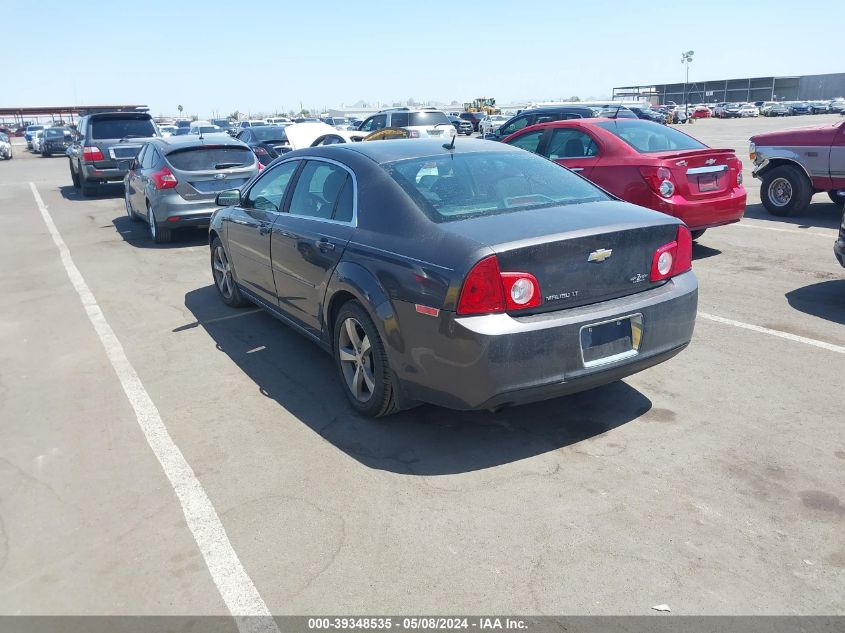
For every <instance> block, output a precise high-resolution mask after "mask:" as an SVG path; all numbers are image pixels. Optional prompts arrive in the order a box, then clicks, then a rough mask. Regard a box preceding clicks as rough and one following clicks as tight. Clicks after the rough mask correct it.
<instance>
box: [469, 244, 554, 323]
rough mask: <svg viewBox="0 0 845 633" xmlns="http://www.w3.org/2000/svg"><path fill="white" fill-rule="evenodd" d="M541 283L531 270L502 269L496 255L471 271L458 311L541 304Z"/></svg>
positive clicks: (493, 310) (492, 310)
mask: <svg viewBox="0 0 845 633" xmlns="http://www.w3.org/2000/svg"><path fill="white" fill-rule="evenodd" d="M541 302H542V297H541V296H540V284H539V282H538V281H537V278H536V277H535V276H534V275H532V274H530V273H513V272H505V273H503V272H501V271H500V270H499V260H498V258H497V257H496V256H495V255H492V256H490V257H485V258H484V259H482V260H481V261H480V262H478V263H477V264H476V265H475V266H473V267H472V270H470V271H469V274H468V275H467V277H466V279H465V280H464V285H463V288H462V289H461V295H460V298H459V299H458V307H457V313H458V314H461V315H467V314H493V313H497V312H505V311H513V310H524V309H526V308H532V307H535V306H538V305H540V303H541Z"/></svg>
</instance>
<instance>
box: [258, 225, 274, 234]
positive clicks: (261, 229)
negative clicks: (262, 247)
mask: <svg viewBox="0 0 845 633" xmlns="http://www.w3.org/2000/svg"><path fill="white" fill-rule="evenodd" d="M271 230H272V227H271V226H270V223H269V222H262V223H261V224H259V225H258V234H259V235H267V234H268V233H270V231H271Z"/></svg>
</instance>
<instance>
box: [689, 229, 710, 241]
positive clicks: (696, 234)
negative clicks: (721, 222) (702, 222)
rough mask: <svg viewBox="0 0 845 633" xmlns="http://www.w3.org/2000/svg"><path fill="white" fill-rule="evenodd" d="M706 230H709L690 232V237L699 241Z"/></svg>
mask: <svg viewBox="0 0 845 633" xmlns="http://www.w3.org/2000/svg"><path fill="white" fill-rule="evenodd" d="M706 230H707V229H696V230H695V231H690V232H689V234H690V236H692V239H693V240H697V239H698V238H699V237H701V236H702V235H704V232H705V231H706Z"/></svg>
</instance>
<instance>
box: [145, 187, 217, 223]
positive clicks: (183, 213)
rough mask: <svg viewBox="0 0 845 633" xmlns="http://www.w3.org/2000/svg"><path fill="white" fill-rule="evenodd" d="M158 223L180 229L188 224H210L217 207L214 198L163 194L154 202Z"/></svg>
mask: <svg viewBox="0 0 845 633" xmlns="http://www.w3.org/2000/svg"><path fill="white" fill-rule="evenodd" d="M154 209H155V215H156V220H157V221H158V222H157V223H158V224H159V225H161V226H167V227H170V228H174V229H178V228H179V227H187V226H208V225H209V223H210V221H211V214H212V213H214V210H215V209H217V205H216V204H215V201H214V199H211V200H185V199H184V198H183V197H182V196H180V195H179V194H173V195H168V196H162V197H161V198H160V199H159V200H157V201H155V203H154Z"/></svg>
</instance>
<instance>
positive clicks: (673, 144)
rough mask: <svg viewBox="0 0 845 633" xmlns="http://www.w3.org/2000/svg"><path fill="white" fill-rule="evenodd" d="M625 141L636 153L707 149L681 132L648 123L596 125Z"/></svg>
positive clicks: (619, 120)
mask: <svg viewBox="0 0 845 633" xmlns="http://www.w3.org/2000/svg"><path fill="white" fill-rule="evenodd" d="M596 125H598V126H599V127H603V128H604V129H605V130H607V131H608V132H611V133H613V134H615V135H616V136H618V137H619V138H621V139H622V140H623V141H625V142H626V143H627V144H628V145H630V146H631V147H633V148H634V149H635V150H637V151H638V152H642V153H648V152H665V151H667V150H689V149H707V146H706V145H705V144H704V143H700V142H698V141H696V140H695V139H694V138H692V137H691V136H687V135H686V134H684V133H683V132H679V131H678V130H676V129H674V128H671V127H666V126H665V125H660V124H659V123H651V122H650V121H640V120H638V119H637V120H635V119H618V120H616V121H605V122H602V123H596Z"/></svg>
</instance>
